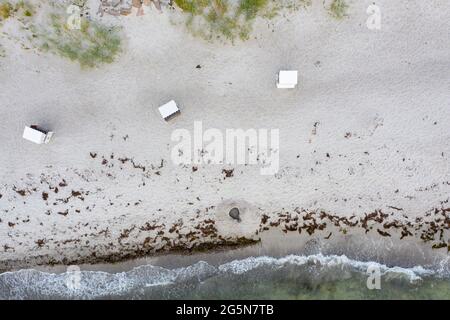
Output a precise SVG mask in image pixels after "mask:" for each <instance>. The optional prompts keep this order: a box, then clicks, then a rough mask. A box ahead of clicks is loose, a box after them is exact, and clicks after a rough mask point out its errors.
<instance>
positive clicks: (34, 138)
mask: <svg viewBox="0 0 450 320" xmlns="http://www.w3.org/2000/svg"><path fill="white" fill-rule="evenodd" d="M52 136H53V132H51V131H50V132H46V131H44V130H41V129H39V128H38V127H37V126H35V125H32V126H29V127H25V129H24V130H23V138H24V139H26V140H28V141H31V142H34V143H37V144H42V143H49V142H50V139H51V138H52Z"/></svg>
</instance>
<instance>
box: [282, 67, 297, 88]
mask: <svg viewBox="0 0 450 320" xmlns="http://www.w3.org/2000/svg"><path fill="white" fill-rule="evenodd" d="M297 73H298V72H297V71H296V70H282V71H280V72H279V73H278V80H277V88H278V89H293V88H295V87H296V86H297V82H298V77H297V76H298V75H297Z"/></svg>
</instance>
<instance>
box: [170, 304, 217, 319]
mask: <svg viewBox="0 0 450 320" xmlns="http://www.w3.org/2000/svg"><path fill="white" fill-rule="evenodd" d="M210 310H211V307H190V306H187V305H185V304H183V306H182V307H177V314H178V315H203V318H206V317H207V316H208V314H209V311H210Z"/></svg>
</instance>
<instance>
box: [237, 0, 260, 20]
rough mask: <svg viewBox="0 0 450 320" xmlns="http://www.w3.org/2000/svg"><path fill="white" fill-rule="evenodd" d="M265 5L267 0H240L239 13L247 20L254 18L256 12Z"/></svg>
mask: <svg viewBox="0 0 450 320" xmlns="http://www.w3.org/2000/svg"><path fill="white" fill-rule="evenodd" d="M266 5H267V0H240V1H239V9H238V10H239V13H242V14H244V15H245V18H246V19H247V20H249V19H254V18H255V17H256V15H257V14H258V12H259V11H260V10H261V9H263V8H264V7H265V6H266Z"/></svg>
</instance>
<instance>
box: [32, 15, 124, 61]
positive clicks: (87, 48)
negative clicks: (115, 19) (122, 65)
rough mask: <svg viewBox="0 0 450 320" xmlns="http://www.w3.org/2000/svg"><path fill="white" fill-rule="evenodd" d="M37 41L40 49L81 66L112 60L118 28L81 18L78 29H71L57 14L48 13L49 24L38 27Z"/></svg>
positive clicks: (118, 42) (117, 48)
mask: <svg viewBox="0 0 450 320" xmlns="http://www.w3.org/2000/svg"><path fill="white" fill-rule="evenodd" d="M38 40H39V42H40V43H39V47H40V48H42V49H44V50H46V51H50V52H54V53H56V54H58V55H60V56H62V57H65V58H68V59H70V60H72V61H76V62H78V63H79V64H80V66H81V67H83V68H92V67H97V66H99V65H101V64H105V63H111V62H113V61H114V59H115V57H116V56H117V54H118V53H119V52H120V48H121V37H120V35H119V33H118V28H110V27H108V26H105V25H102V24H100V23H99V22H96V21H90V20H86V19H82V20H81V29H80V30H76V29H75V30H74V29H70V28H69V27H68V26H67V24H66V17H65V16H64V15H59V14H51V15H50V23H49V27H47V28H46V29H42V30H40V32H39V36H38Z"/></svg>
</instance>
